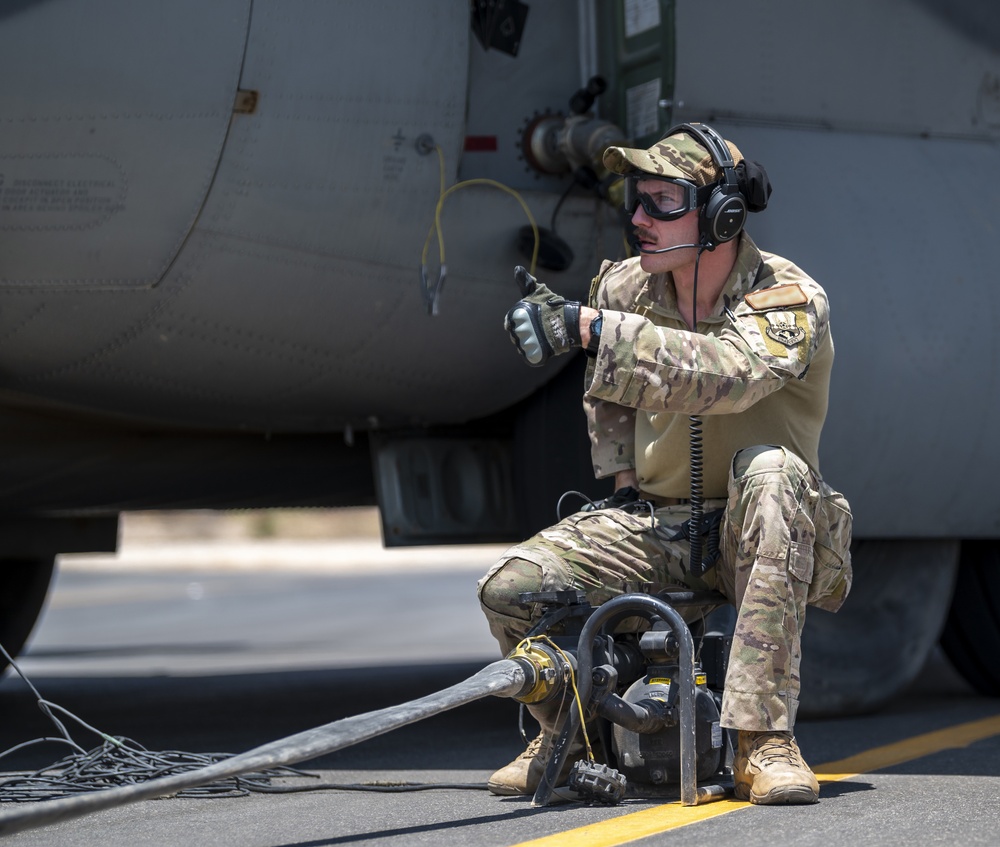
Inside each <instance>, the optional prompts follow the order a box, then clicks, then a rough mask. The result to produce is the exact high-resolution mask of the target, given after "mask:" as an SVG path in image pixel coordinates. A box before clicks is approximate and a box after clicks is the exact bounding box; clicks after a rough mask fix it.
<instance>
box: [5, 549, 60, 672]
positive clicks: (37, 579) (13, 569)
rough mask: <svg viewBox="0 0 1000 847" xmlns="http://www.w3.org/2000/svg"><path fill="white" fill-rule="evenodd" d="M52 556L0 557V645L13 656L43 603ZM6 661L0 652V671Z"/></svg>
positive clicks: (29, 631) (22, 643)
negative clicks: (1, 579)
mask: <svg viewBox="0 0 1000 847" xmlns="http://www.w3.org/2000/svg"><path fill="white" fill-rule="evenodd" d="M54 564H55V558H54V557H49V558H43V559H27V558H19V559H0V573H2V574H3V590H2V591H0V644H3V646H4V649H5V650H6V651H7V652H8V653H10V655H11V656H13V657H15V658H16V657H17V654H18V653H20V652H21V648H22V647H24V644H25V642H26V641H27V640H28V636H29V635H31V630H32V629H33V628H34V626H35V622H36V621H37V620H38V616H39V614H40V613H41V611H42V606H43V605H44V604H45V597H46V595H47V594H48V590H49V583H50V582H51V581H52V571H53V566H54ZM6 668H7V660H6V659H5V658H4V657H3V655H0V673H3V671H4V670H5V669H6Z"/></svg>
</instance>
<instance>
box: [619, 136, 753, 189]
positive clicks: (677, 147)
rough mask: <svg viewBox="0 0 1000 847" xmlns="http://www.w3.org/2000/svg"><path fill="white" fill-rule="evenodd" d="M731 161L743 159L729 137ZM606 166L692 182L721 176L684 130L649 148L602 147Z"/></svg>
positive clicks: (709, 156)
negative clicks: (604, 148)
mask: <svg viewBox="0 0 1000 847" xmlns="http://www.w3.org/2000/svg"><path fill="white" fill-rule="evenodd" d="M726 146H727V147H728V148H729V154H730V155H731V156H732V157H733V164H734V165H738V164H739V163H740V162H741V161H743V154H742V153H740V151H739V150H738V149H737V148H736V145H735V144H733V143H732V142H731V141H727V142H726ZM604 165H605V167H606V168H607V169H608V170H610V171H612V172H614V173H618V174H628V173H634V172H635V171H642V172H643V173H648V174H655V175H656V176H666V177H671V178H672V179H687V180H690V181H691V182H693V183H694V184H695V185H710V184H712V183H714V182H717V181H718V180H719V179H721V178H722V171H721V170H720V169H719V168H718V167H716V164H715V160H714V159H713V158H712V154H711V153H710V152H709V151H708V150H707V149H705V148H704V147H702V145H701V142H700V141H698V139H696V138H695V137H694V136H693V135H691V134H690V133H687V132H679V133H677V134H676V135H668V136H666V137H665V138H662V139H660V140H659V141H657V142H656V144H654V145H653V146H652V147H650V148H649V149H648V150H640V149H637V148H635V147H609V148H608V149H607V150H605V151H604Z"/></svg>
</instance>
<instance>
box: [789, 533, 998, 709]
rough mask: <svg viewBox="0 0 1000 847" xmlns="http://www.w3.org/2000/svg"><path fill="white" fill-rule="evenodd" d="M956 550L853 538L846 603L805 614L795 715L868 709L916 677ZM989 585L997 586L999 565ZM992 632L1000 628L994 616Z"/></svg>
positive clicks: (952, 545)
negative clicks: (799, 695) (799, 694)
mask: <svg viewBox="0 0 1000 847" xmlns="http://www.w3.org/2000/svg"><path fill="white" fill-rule="evenodd" d="M958 547H959V545H958V542H957V541H933V540H920V541H860V542H856V543H855V545H854V546H853V547H852V550H851V553H852V558H853V561H854V585H853V587H852V588H851V594H850V596H849V597H848V598H847V602H846V603H844V605H843V607H842V608H841V609H840V611H838V612H837V613H836V614H835V615H834V614H830V613H829V612H824V611H822V610H821V609H814V608H810V609H809V611H808V613H807V614H806V627H805V632H804V634H803V636H802V669H801V674H802V700H801V704H800V714H801V715H803V716H809V717H818V716H824V715H830V716H833V715H851V714H861V713H864V712H871V711H874V710H875V709H877V708H879V707H880V706H882V705H883V704H885V703H886V702H887V701H888V700H889V699H890V698H891V697H892V696H893V695H894V694H896V693H898V692H899V691H900V690H902V689H903V688H904V687H905V686H907V685H909V683H911V682H912V681H913V680H914V679H915V678H916V676H917V674H918V673H919V672H920V669H921V668H922V667H923V666H924V662H925V661H926V659H927V656H928V654H929V653H930V651H931V649H932V648H933V647H934V645H935V643H936V642H937V640H938V635H939V633H940V632H941V627H942V625H943V624H944V620H945V617H946V616H947V614H948V604H949V599H950V598H951V592H952V586H953V584H954V582H955V576H956V573H957V572H958ZM998 564H1000V563H998ZM994 584H995V585H996V586H997V587H998V588H1000V568H998V569H995V570H994ZM984 602H986V600H985V598H984ZM994 633H995V637H997V633H1000V630H997V628H996V622H995V621H994ZM993 655H994V656H996V655H998V654H997V653H993ZM994 679H996V677H994Z"/></svg>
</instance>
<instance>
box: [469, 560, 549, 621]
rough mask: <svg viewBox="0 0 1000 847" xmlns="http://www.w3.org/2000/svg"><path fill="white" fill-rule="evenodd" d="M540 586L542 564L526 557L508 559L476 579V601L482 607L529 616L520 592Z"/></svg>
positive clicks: (501, 613)
mask: <svg viewBox="0 0 1000 847" xmlns="http://www.w3.org/2000/svg"><path fill="white" fill-rule="evenodd" d="M541 590H542V568H541V566H540V565H537V564H535V563H534V562H529V561H527V560H525V559H517V558H514V559H508V560H507V561H506V562H504V563H503V564H502V565H501V566H500V567H499V568H497V569H496V570H494V571H493V572H491V573H490V574H488V575H487V576H486V578H485V579H483V581H482V582H480V583H479V591H478V594H479V602H480V604H481V605H482V606H483V608H484V609H485V610H488V611H490V612H494V613H496V614H500V615H504V616H507V617H514V618H523V619H528V618H529V617H530V614H529V611H528V609H527V608H526V607H525V606H523V605H522V604H521V599H520V598H521V594H523V593H526V592H533V591H541Z"/></svg>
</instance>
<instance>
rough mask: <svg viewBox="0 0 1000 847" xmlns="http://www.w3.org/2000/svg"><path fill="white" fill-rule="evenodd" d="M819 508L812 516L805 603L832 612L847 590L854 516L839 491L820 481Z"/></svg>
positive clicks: (848, 589)
mask: <svg viewBox="0 0 1000 847" xmlns="http://www.w3.org/2000/svg"><path fill="white" fill-rule="evenodd" d="M820 492H821V494H822V497H823V503H822V508H821V509H820V510H819V514H818V515H817V519H816V555H815V570H814V574H813V582H812V585H811V586H810V588H809V603H810V605H812V606H816V607H817V608H819V609H825V610H826V611H828V612H836V611H837V609H839V608H840V607H841V606H842V605H843V603H844V600H846V599H847V595H848V593H849V592H850V590H851V579H852V576H853V573H852V570H851V531H852V528H853V524H854V519H853V517H852V516H851V507H850V505H849V504H848V502H847V500H846V498H845V497H844V495H843V494H841V493H840V492H838V491H834V490H833V489H832V488H831V487H830V486H829V485H827V484H826V483H825V482H822V481H821V482H820Z"/></svg>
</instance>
